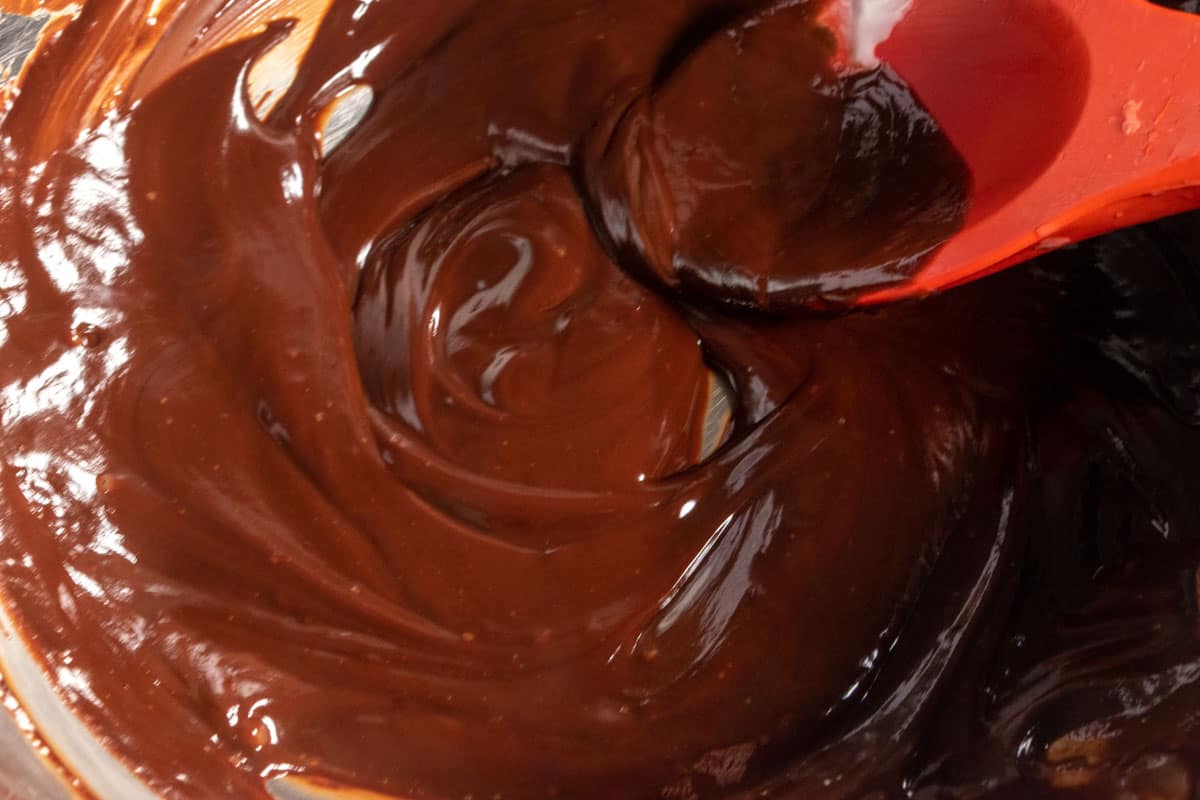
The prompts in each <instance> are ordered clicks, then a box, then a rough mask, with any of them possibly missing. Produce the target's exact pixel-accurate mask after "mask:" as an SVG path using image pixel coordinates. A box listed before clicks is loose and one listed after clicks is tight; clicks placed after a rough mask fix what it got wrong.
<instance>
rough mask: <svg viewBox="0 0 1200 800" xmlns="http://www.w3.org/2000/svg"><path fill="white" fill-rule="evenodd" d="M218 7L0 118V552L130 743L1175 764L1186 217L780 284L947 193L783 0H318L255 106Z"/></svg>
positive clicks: (149, 767)
mask: <svg viewBox="0 0 1200 800" xmlns="http://www.w3.org/2000/svg"><path fill="white" fill-rule="evenodd" d="M226 5H227V4H226V3H225V2H222V1H221V0H193V2H189V3H183V4H179V5H172V4H169V3H168V4H162V5H161V7H159V8H157V11H156V13H157V14H158V15H159V18H158V20H157V23H156V25H151V26H148V25H147V23H146V22H145V16H144V15H145V13H147V10H146V9H144V8H143V7H142V4H141V3H140V2H124V3H122V2H116V0H97V1H96V2H91V3H88V4H86V5H85V7H84V9H83V11H82V12H81V14H80V16H79V17H78V19H76V20H74V21H72V22H70V23H69V24H67V25H65V26H64V27H62V29H61V30H60V31H59V32H58V33H57V34H56V35H55V36H54V37H53V38H52V39H51V40H50V41H48V43H47V44H46V46H45V49H44V51H43V52H42V53H41V54H40V55H39V56H38V58H37V59H36V60H35V62H34V63H33V65H32V68H31V70H30V72H29V73H28V74H27V75H26V77H25V81H24V84H23V88H22V91H21V93H20V95H19V97H17V99H16V100H15V102H14V103H13V104H12V106H11V108H10V110H9V112H8V114H7V116H6V118H5V119H4V121H3V127H2V130H0V133H2V134H3V135H2V136H0V212H2V213H0V291H2V293H3V294H2V297H3V302H2V303H0V420H2V422H3V435H2V436H0V575H2V577H3V581H2V583H0V586H2V587H3V592H4V600H5V603H6V607H7V608H8V609H10V611H11V614H12V615H13V617H14V619H15V621H16V623H17V624H18V625H19V626H20V628H21V629H22V630H23V631H24V632H25V633H26V634H27V636H28V638H29V643H30V647H31V648H32V649H33V650H34V652H35V653H36V654H37V655H38V657H40V658H41V659H42V660H43V661H44V663H45V665H46V667H47V669H48V670H49V671H50V674H52V675H53V676H54V677H55V679H56V681H57V683H58V685H59V687H60V689H61V691H62V693H63V695H64V697H65V698H66V699H67V700H68V702H69V703H70V705H71V706H72V708H73V709H74V710H75V711H76V712H77V713H78V714H79V715H80V716H81V718H83V719H84V720H85V721H86V722H87V723H88V724H89V725H91V726H92V728H93V729H94V730H95V731H96V732H97V733H98V734H99V735H100V736H102V737H103V739H104V741H105V742H106V743H107V744H108V745H109V746H110V747H111V748H112V750H113V751H114V752H115V753H116V754H118V755H119V756H120V757H121V758H122V759H123V760H124V761H125V762H126V763H127V764H129V765H130V766H131V768H136V770H137V773H138V775H139V777H141V778H142V779H143V780H145V781H146V782H147V784H148V785H150V786H151V787H152V788H154V789H155V790H156V791H158V792H160V793H162V794H163V795H165V796H167V797H179V798H212V797H265V796H266V790H265V788H264V782H263V778H264V777H267V778H273V777H278V776H300V777H309V778H313V779H319V780H322V781H329V782H333V783H335V784H343V785H347V786H352V787H361V788H364V789H368V790H372V791H375V792H379V793H382V794H384V795H386V796H396V797H401V798H410V797H424V798H461V797H467V796H470V797H474V798H488V797H503V798H538V797H549V796H557V797H562V798H581V799H582V798H611V797H621V798H665V799H666V800H686V799H688V798H695V799H696V800H700V799H701V798H739V800H740V799H741V798H746V800H749V798H752V797H777V798H792V799H793V800H801V799H805V800H807V798H824V797H830V798H841V797H845V798H857V797H863V796H869V797H892V796H896V795H897V794H898V793H900V792H901V791H907V792H909V793H911V794H913V795H915V796H917V797H921V798H925V799H926V800H931V799H932V798H942V797H951V798H979V797H990V798H1014V799H1015V798H1028V797H1039V796H1056V795H1055V793H1058V792H1067V791H1078V792H1083V793H1084V794H1082V795H1071V796H1095V797H1113V796H1120V794H1121V792H1126V793H1132V794H1133V796H1147V797H1148V796H1154V795H1153V794H1151V793H1153V792H1158V796H1161V797H1172V798H1174V797H1181V798H1182V797H1188V796H1190V792H1192V791H1193V790H1194V777H1193V775H1192V773H1191V769H1192V765H1193V764H1196V763H1198V761H1200V735H1198V734H1197V733H1196V730H1200V729H1198V728H1197V717H1196V714H1197V712H1196V709H1197V708H1200V702H1198V701H1200V682H1198V680H1200V641H1198V640H1197V634H1196V611H1195V609H1196V604H1195V596H1196V585H1197V577H1196V572H1195V569H1196V566H1197V557H1198V555H1200V548H1198V546H1197V534H1198V532H1200V519H1197V517H1198V516H1200V512H1198V511H1197V510H1196V507H1195V503H1194V498H1195V497H1196V496H1197V495H1198V493H1200V430H1197V427H1198V426H1200V360H1198V359H1200V311H1198V306H1197V303H1198V302H1200V288H1198V287H1200V222H1198V221H1197V220H1196V219H1195V218H1191V219H1187V218H1184V219H1178V220H1173V221H1169V222H1165V223H1162V224H1160V225H1157V226H1152V227H1149V228H1146V229H1141V230H1134V231H1128V232H1124V233H1121V234H1117V235H1114V236H1112V237H1110V238H1108V239H1106V240H1103V241H1101V242H1098V243H1094V244H1089V245H1083V246H1079V247H1075V248H1071V249H1068V250H1066V251H1063V252H1061V253H1056V254H1054V255H1052V256H1048V257H1047V258H1046V259H1044V260H1043V261H1041V262H1039V263H1037V264H1034V265H1030V266H1027V267H1024V268H1021V269H1019V270H1016V271H1013V272H1010V273H1007V274H1004V275H1000V276H997V277H994V278H991V279H988V280H987V281H984V282H981V283H979V284H976V285H971V286H966V287H961V288H959V289H956V290H954V291H952V292H949V293H946V294H945V295H942V296H938V297H934V298H930V299H928V300H925V301H922V302H920V303H909V304H904V305H900V306H896V307H891V308H886V309H882V310H875V311H871V312H869V313H868V312H864V313H845V314H841V315H837V316H833V315H828V314H827V315H816V314H814V313H812V312H810V311H804V310H801V309H796V308H794V306H795V305H796V304H797V303H798V302H804V301H812V302H824V303H828V302H837V301H843V300H846V299H850V298H852V296H853V294H854V291H855V290H857V289H859V288H862V287H866V286H871V285H878V284H879V283H881V282H886V281H893V280H901V279H903V277H904V275H905V274H907V271H909V270H911V269H912V268H914V267H915V266H916V264H917V263H919V259H920V256H921V254H923V253H925V252H926V251H928V250H929V249H930V248H933V247H936V245H937V243H938V242H939V241H940V238H941V237H943V236H944V235H945V234H946V233H947V232H949V231H952V230H953V228H954V226H955V225H956V224H957V220H958V215H960V214H961V212H962V209H963V198H964V196H965V194H966V185H967V184H966V178H965V176H962V175H961V174H959V173H958V172H956V170H957V169H958V166H957V164H958V162H957V158H956V157H955V156H954V154H953V152H952V150H951V149H950V148H949V146H948V145H947V144H946V143H945V142H944V141H943V140H942V139H941V137H940V136H939V134H938V133H937V130H936V127H935V126H934V125H933V123H932V122H931V121H930V120H929V119H928V117H927V115H925V114H924V113H923V112H922V111H921V110H920V106H919V104H918V103H917V102H916V101H915V100H914V99H913V97H912V96H911V94H910V93H909V92H908V91H907V89H905V88H904V86H903V85H902V83H900V82H899V80H898V79H897V78H896V77H895V76H894V75H891V74H889V73H888V72H886V70H885V71H880V72H876V73H871V74H869V75H866V76H859V77H857V78H846V77H838V76H835V75H834V74H833V73H832V72H831V71H830V70H829V69H828V68H827V67H825V66H824V64H825V59H827V57H828V44H827V35H826V34H823V33H822V32H821V31H820V29H819V26H818V25H817V23H816V22H815V21H814V20H813V19H812V18H811V13H812V8H811V7H810V6H809V5H807V4H786V3H784V4H779V5H778V6H777V7H775V8H773V9H767V10H765V11H763V10H761V9H758V4H755V3H750V2H739V3H732V4H715V3H711V2H705V1H704V0H663V1H662V2H656V3H646V2H644V0H636V1H635V0H555V1H554V2H550V1H549V0H489V1H488V2H483V3H473V2H468V1H467V0H460V1H459V2H425V0H422V2H410V3H387V2H379V3H369V2H360V0H353V2H349V1H348V0H335V2H334V3H333V4H332V6H331V8H330V10H329V13H328V16H327V18H326V20H325V22H324V24H323V26H322V27H321V28H320V30H319V31H318V32H317V33H316V36H315V39H314V43H313V47H312V49H311V51H310V52H309V55H308V56H307V57H306V59H305V61H304V63H303V65H302V67H301V69H300V73H299V76H298V78H297V80H296V82H295V84H294V85H293V86H292V88H291V89H290V90H289V91H288V92H287V93H286V94H284V95H283V96H282V97H280V98H277V100H278V102H277V104H276V105H275V106H274V108H273V110H272V111H270V113H269V114H267V115H266V119H265V121H260V120H259V119H258V118H257V117H256V114H255V109H254V108H253V107H252V106H251V104H250V102H249V99H248V97H247V95H246V92H245V83H246V75H247V72H248V70H249V65H250V64H251V63H253V62H254V60H255V59H256V58H257V57H259V56H260V55H261V54H262V53H263V52H265V51H266V50H267V49H268V48H269V47H270V46H271V45H272V43H273V42H275V41H277V40H278V39H279V38H280V37H282V36H284V35H285V34H286V32H287V27H286V25H274V26H272V27H271V28H270V29H269V30H268V32H267V33H265V34H263V35H261V36H258V37H255V38H251V39H246V40H241V41H238V42H236V43H233V44H229V45H227V46H224V47H222V48H216V49H210V48H209V47H208V46H207V45H209V44H211V43H212V41H213V39H212V38H206V37H220V36H224V35H225V34H228V33H229V31H230V30H232V29H233V28H231V27H230V26H232V25H233V22H231V21H230V20H231V19H233V17H236V16H237V15H236V14H234V15H233V16H231V12H230V10H229V9H228V8H226ZM235 9H236V10H238V11H245V13H246V15H247V18H257V17H255V14H260V16H261V8H260V7H258V6H253V7H251V6H249V5H248V6H246V7H245V8H238V7H235ZM784 41H786V42H788V43H793V44H794V43H799V45H798V46H795V47H787V46H784V45H783V42H784ZM146 42H157V47H156V49H155V50H154V53H153V54H150V55H148V51H146V50H144V49H139V48H141V47H142V45H144V44H145V43H146ZM164 53H165V54H172V59H167V57H166V56H165V55H163V54H164ZM779 60H785V61H786V62H787V64H788V65H789V67H788V69H787V70H782V71H780V72H779V73H778V74H776V73H774V72H772V71H771V69H769V68H770V67H771V66H772V65H773V64H775V63H776V62H777V61H779ZM184 61H186V62H188V66H186V67H184V68H179V65H180V63H182V62H184ZM797 77H800V78H802V79H803V80H800V81H791V82H789V81H788V80H785V79H792V78H797ZM359 84H365V85H368V86H370V87H371V88H372V90H373V92H374V102H373V106H372V108H371V111H370V112H369V113H368V115H367V117H366V118H365V119H364V121H363V123H362V125H361V126H360V127H359V128H358V129H357V131H356V132H355V133H354V134H353V135H352V136H351V137H350V138H349V139H347V140H346V141H345V142H344V143H343V144H342V145H341V147H340V148H338V149H337V150H336V151H335V152H334V153H333V154H332V155H331V156H330V157H329V158H328V159H326V160H324V161H322V160H321V158H320V146H319V143H318V136H317V134H316V132H315V131H314V128H315V127H316V126H317V124H318V122H319V120H321V119H322V117H323V115H324V114H325V111H326V109H327V107H328V105H329V104H330V103H331V102H332V101H333V100H334V98H336V97H337V96H339V94H340V93H341V92H342V91H344V90H346V89H347V88H349V87H350V86H352V85H359ZM116 90H120V93H119V94H118V93H116ZM733 90H736V91H737V92H738V93H739V94H737V95H734V94H730V93H729V92H730V91H733ZM743 90H744V92H745V94H746V95H752V96H753V97H755V98H757V99H758V100H759V101H760V102H761V105H753V106H752V107H750V108H749V109H748V110H747V107H746V105H745V102H746V101H745V99H744V96H743V95H742V94H740V93H741V92H743ZM777 124H778V125H779V127H778V128H776V127H774V126H775V125H777ZM847 137H849V139H848V138H847ZM675 145H678V146H679V147H680V148H682V149H681V150H678V151H677V150H673V149H672V147H673V146H675ZM849 145H857V146H858V148H859V149H858V150H853V148H850V147H849ZM898 153H905V154H909V155H910V156H911V157H912V159H913V160H912V161H911V162H909V163H908V164H907V165H904V164H899V163H898V160H897V159H896V158H895V156H896V154H898ZM881 170H882V171H881ZM897 170H898V171H897ZM651 178H653V179H651ZM714 300H716V301H718V302H713V301H714ZM747 306H749V307H760V310H759V311H754V310H753V309H752V308H747ZM737 307H740V308H737ZM761 307H766V308H767V309H769V310H770V311H771V312H773V313H772V314H770V315H768V314H763V313H760V311H761ZM789 307H792V310H791V311H790V312H788V313H779V312H782V311H785V310H786V309H787V308H789ZM714 373H715V374H717V375H719V376H720V377H721V378H722V379H724V380H725V381H727V382H728V383H729V385H730V386H731V387H732V389H733V394H734V396H735V398H736V403H735V414H734V427H733V431H732V434H731V437H730V439H729V441H728V442H727V443H726V444H725V445H724V446H723V447H722V448H721V449H720V450H719V451H718V452H717V453H715V454H714V455H712V456H711V457H708V458H704V457H702V454H701V448H700V444H699V440H700V431H701V427H702V423H703V417H704V410H705V409H704V406H705V402H706V399H707V397H708V395H709V389H710V382H711V381H712V380H713V374H714ZM1139 792H1140V793H1142V794H1141V795H1139V794H1138V793H1139ZM1088 793H1090V794H1088Z"/></svg>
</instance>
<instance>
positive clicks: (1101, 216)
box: [855, 0, 1200, 303]
mask: <svg viewBox="0 0 1200 800" xmlns="http://www.w3.org/2000/svg"><path fill="white" fill-rule="evenodd" d="M869 1H870V0H858V2H859V3H860V4H861V3H866V2H869ZM855 8H856V13H858V11H859V10H861V5H859V6H856V7H855ZM877 52H878V55H879V57H880V58H881V59H882V60H883V61H884V62H886V63H888V64H890V65H891V66H892V68H893V69H895V70H896V72H898V73H899V74H900V75H901V77H903V78H904V79H905V80H906V81H907V82H908V83H909V84H910V85H911V86H912V87H913V89H914V91H915V92H916V94H917V95H918V96H919V97H920V98H921V100H922V101H923V102H924V103H925V104H926V106H927V107H928V108H929V109H930V110H931V111H932V113H933V115H934V116H935V118H936V119H937V120H938V122H939V123H940V124H941V125H942V127H943V129H944V130H945V132H946V133H947V135H948V136H949V138H950V139H951V141H952V142H953V143H954V144H955V146H956V147H957V148H958V149H959V151H960V152H961V153H962V154H963V156H964V157H965V159H966V161H967V163H968V165H969V166H970V169H971V172H972V177H973V182H974V185H973V189H972V194H971V211H970V213H969V216H968V217H967V219H966V223H965V226H964V228H963V229H962V230H961V232H959V233H958V234H956V235H955V236H954V237H953V238H952V239H951V240H950V241H949V242H948V243H947V244H946V245H945V246H944V247H943V248H942V249H941V250H940V251H939V252H938V253H937V254H936V255H935V256H934V257H933V258H932V260H930V261H929V262H927V264H926V265H925V266H924V267H923V269H922V270H921V271H920V273H919V274H918V275H917V276H916V277H915V278H914V279H913V280H912V281H911V282H910V283H908V284H906V285H903V286H899V287H895V288H889V289H887V290H883V291H879V292H875V293H872V294H868V295H866V296H865V297H863V298H862V300H861V302H864V303H877V302H883V301H887V300H892V299H897V298H901V297H907V296H914V295H921V294H925V293H928V292H931V291H936V290H938V289H941V288H945V287H949V286H953V285H955V284H958V283H962V282H965V281H968V280H971V279H973V278H977V277H980V276H982V275H986V274H988V273H990V272H995V271H997V270H999V269H1002V268H1004V267H1006V266H1010V265H1012V264H1016V263H1019V262H1021V261H1024V260H1027V259H1029V258H1032V257H1033V256H1036V255H1038V254H1039V253H1041V252H1045V251H1046V250H1051V249H1054V248H1056V247H1059V246H1062V245H1064V244H1067V243H1069V242H1073V241H1078V240H1080V239H1084V238H1087V237H1089V236H1093V235H1096V234H1100V233H1104V232H1106V231H1110V230H1113V229H1115V228H1120V227H1124V226H1127V225H1131V224H1135V223H1137V222H1143V221H1146V220H1149V219H1152V218H1155V217H1160V216H1165V215H1168V214H1171V213H1176V212H1179V211H1183V210H1187V209H1190V208H1196V207H1200V17H1194V16H1191V15H1189V14H1186V13H1183V12H1180V11H1175V10H1171V9H1167V8H1163V7H1160V6H1157V5H1153V4H1151V3H1149V2H1146V1H1145V0H913V2H912V3H911V7H910V8H909V10H908V13H907V14H906V15H905V16H904V18H903V19H902V20H901V21H900V23H899V24H898V25H897V26H896V28H895V29H894V30H893V32H892V34H891V36H890V38H888V39H887V40H886V41H885V42H884V43H883V44H882V45H880V46H879V48H878V50H877Z"/></svg>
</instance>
